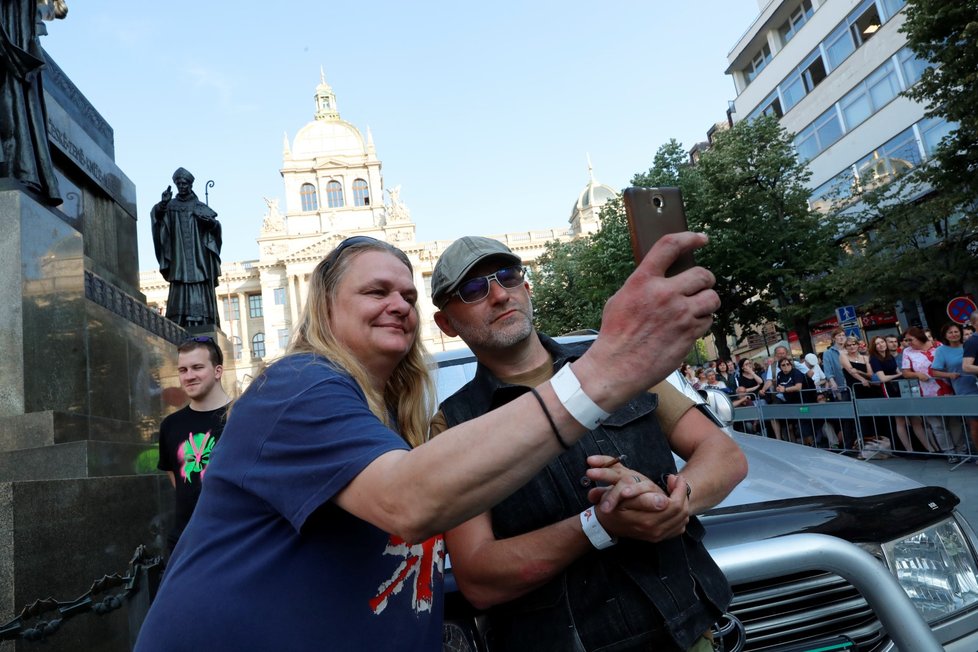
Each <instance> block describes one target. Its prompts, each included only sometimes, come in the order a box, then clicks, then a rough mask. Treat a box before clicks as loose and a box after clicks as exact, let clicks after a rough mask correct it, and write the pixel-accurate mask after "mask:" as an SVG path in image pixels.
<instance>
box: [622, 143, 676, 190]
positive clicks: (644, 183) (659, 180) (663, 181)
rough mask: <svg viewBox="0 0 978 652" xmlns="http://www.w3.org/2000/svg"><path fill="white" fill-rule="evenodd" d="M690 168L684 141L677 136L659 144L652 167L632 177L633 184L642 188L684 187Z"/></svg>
mask: <svg viewBox="0 0 978 652" xmlns="http://www.w3.org/2000/svg"><path fill="white" fill-rule="evenodd" d="M689 170H690V165H689V157H688V156H687V155H686V151H685V150H684V149H683V145H682V143H680V142H679V141H677V140H676V139H675V138H670V139H669V142H667V143H665V144H664V145H661V146H659V149H657V150H656V152H655V156H653V157H652V167H651V168H649V171H648V172H642V173H639V174H636V175H635V176H633V177H632V185H633V186H639V187H642V188H656V187H665V186H678V187H679V188H682V180H683V179H684V177H686V176H687V174H688V172H689ZM687 190H688V189H687Z"/></svg>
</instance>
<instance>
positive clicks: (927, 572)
mask: <svg viewBox="0 0 978 652" xmlns="http://www.w3.org/2000/svg"><path fill="white" fill-rule="evenodd" d="M883 555H884V556H885V557H886V561H887V563H888V564H889V566H890V570H891V571H893V574H894V575H896V577H897V580H899V582H900V585H901V586H902V587H903V590H904V591H906V592H907V595H909V596H910V600H911V601H912V602H913V604H914V606H916V607H917V610H918V611H920V613H921V615H923V617H924V620H926V621H927V622H933V621H935V620H938V619H941V618H945V617H947V616H950V615H951V614H953V613H954V612H955V611H958V610H960V609H965V608H967V607H970V606H972V605H974V604H976V603H978V564H976V562H975V556H974V553H972V551H971V546H969V545H968V540H967V538H966V537H965V536H964V534H963V533H962V532H961V528H959V527H958V524H957V523H956V522H955V521H954V519H948V520H946V521H942V522H941V523H938V524H937V525H933V526H931V527H929V528H926V529H924V530H921V531H920V532H915V533H914V534H911V535H909V536H907V537H904V538H902V539H897V540H895V541H890V542H887V543H884V544H883Z"/></svg>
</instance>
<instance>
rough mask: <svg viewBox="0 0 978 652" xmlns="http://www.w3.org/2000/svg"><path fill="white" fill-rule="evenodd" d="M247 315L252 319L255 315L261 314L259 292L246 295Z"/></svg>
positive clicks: (259, 315)
mask: <svg viewBox="0 0 978 652" xmlns="http://www.w3.org/2000/svg"><path fill="white" fill-rule="evenodd" d="M248 316H249V317H251V318H252V319H254V318H255V317H261V316H262V310H261V295H260V294H249V295H248Z"/></svg>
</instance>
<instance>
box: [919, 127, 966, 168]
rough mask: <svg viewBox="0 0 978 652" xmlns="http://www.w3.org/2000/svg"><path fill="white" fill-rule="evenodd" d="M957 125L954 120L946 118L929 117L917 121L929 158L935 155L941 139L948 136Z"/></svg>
mask: <svg viewBox="0 0 978 652" xmlns="http://www.w3.org/2000/svg"><path fill="white" fill-rule="evenodd" d="M956 126H957V124H956V123H954V122H948V121H947V120H945V119H944V118H927V119H925V120H921V121H920V122H918V123H917V127H918V129H920V138H921V139H922V140H923V141H924V152H925V153H926V154H927V158H930V157H932V156H933V155H934V152H935V151H936V150H937V146H938V145H940V143H941V139H942V138H944V136H947V135H948V134H949V133H951V131H953V130H954V128H955V127H956Z"/></svg>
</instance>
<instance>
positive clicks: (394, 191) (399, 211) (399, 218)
mask: <svg viewBox="0 0 978 652" xmlns="http://www.w3.org/2000/svg"><path fill="white" fill-rule="evenodd" d="M387 195H388V199H389V200H390V202H389V203H388V204H387V217H388V218H390V219H389V221H390V222H407V221H409V220H410V219H411V211H409V210H408V208H407V206H405V205H404V202H402V201H401V186H400V185H396V186H394V187H393V188H388V189H387Z"/></svg>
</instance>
